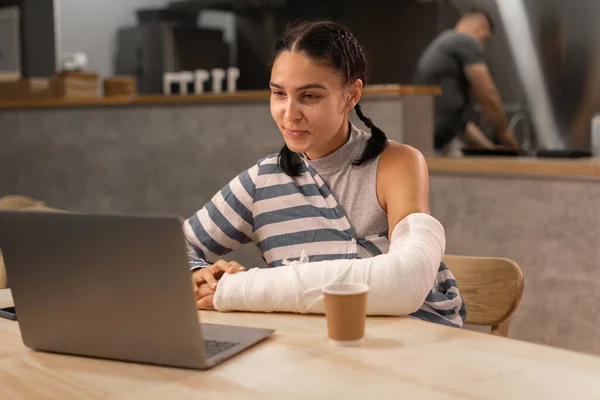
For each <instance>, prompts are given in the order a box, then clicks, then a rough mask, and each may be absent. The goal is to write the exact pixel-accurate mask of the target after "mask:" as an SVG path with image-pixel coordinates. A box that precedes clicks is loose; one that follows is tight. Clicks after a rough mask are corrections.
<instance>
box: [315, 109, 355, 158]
mask: <svg viewBox="0 0 600 400" xmlns="http://www.w3.org/2000/svg"><path fill="white" fill-rule="evenodd" d="M349 137H350V121H348V118H345V119H344V122H343V123H342V125H341V126H340V129H339V130H338V131H337V133H336V134H335V135H333V137H332V138H331V139H330V140H329V141H327V142H325V143H324V144H323V146H322V147H321V148H320V149H317V150H315V151H310V152H307V153H306V157H308V159H309V160H318V159H320V158H323V157H327V156H328V155H330V154H331V153H333V152H334V151H336V150H337V149H339V148H340V147H342V146H343V145H345V144H346V142H347V141H348V138H349Z"/></svg>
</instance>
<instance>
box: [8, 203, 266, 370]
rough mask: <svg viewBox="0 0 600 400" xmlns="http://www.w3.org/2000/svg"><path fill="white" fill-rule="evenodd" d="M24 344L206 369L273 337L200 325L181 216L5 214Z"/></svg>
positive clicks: (12, 285) (12, 281) (11, 279)
mask: <svg viewBox="0 0 600 400" xmlns="http://www.w3.org/2000/svg"><path fill="white" fill-rule="evenodd" d="M0 248H1V249H2V252H3V255H4V260H5V263H6V269H7V275H8V285H9V286H10V288H11V289H12V294H13V298H14V301H15V307H16V310H17V318H18V320H19V325H20V329H21V335H22V337H23V343H24V344H25V345H26V346H27V347H30V348H32V349H36V350H43V351H49V352H55V353H64V354H72V355H80V356H89V357H98V358H107V359H114V360H122V361H132V362H140V363H149V364H158V365H164V366H172V367H182V368H193V369H207V368H210V367H212V366H214V365H216V364H218V363H219V362H221V361H223V360H225V359H227V358H229V357H232V356H233V355H235V354H237V353H240V352H241V351H243V350H245V349H247V348H249V347H250V346H252V345H254V344H256V343H258V342H260V341H262V340H263V339H265V338H267V337H268V336H269V335H271V334H272V333H273V332H274V331H273V330H272V329H259V328H245V327H237V326H223V325H213V324H200V323H199V321H198V313H197V311H196V307H195V299H194V294H193V291H192V284H191V277H190V270H189V267H188V260H187V254H186V249H185V239H184V236H183V231H182V226H181V220H180V219H179V218H177V217H160V216H116V215H84V214H69V213H54V212H23V211H13V212H10V211H0Z"/></svg>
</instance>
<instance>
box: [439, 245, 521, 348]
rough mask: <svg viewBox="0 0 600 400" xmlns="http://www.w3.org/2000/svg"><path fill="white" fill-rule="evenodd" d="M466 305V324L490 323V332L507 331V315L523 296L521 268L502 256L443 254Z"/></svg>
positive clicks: (508, 317)
mask: <svg viewBox="0 0 600 400" xmlns="http://www.w3.org/2000/svg"><path fill="white" fill-rule="evenodd" d="M444 262H445V263H446V265H447V266H448V268H450V270H451V271H452V273H453V274H454V277H455V278H456V283H457V285H458V289H459V290H460V293H461V295H462V297H463V300H464V302H465V305H466V307H467V320H466V321H465V322H466V323H467V324H470V325H484V326H491V332H492V333H493V334H496V335H500V336H507V335H508V327H509V323H510V317H511V316H512V315H513V314H514V312H515V311H516V310H517V307H518V306H519V303H520V302H521V297H522V296H523V271H522V270H521V268H520V267H519V266H518V265H517V263H516V262H514V261H512V260H508V259H506V258H492V257H468V256H455V255H446V256H445V257H444Z"/></svg>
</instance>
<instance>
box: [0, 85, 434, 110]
mask: <svg viewBox="0 0 600 400" xmlns="http://www.w3.org/2000/svg"><path fill="white" fill-rule="evenodd" d="M440 94H441V89H440V88H439V87H437V86H412V85H369V86H366V87H365V89H364V96H366V97H374V96H375V97H376V96H383V97H393V96H406V95H431V96H439V95H440ZM269 96H270V92H269V91H268V90H244V91H239V92H236V93H233V94H230V93H223V94H210V93H207V94H202V95H186V96H181V95H172V96H164V95H143V96H135V97H129V96H123V97H121V96H116V97H107V98H105V97H99V98H96V99H39V100H28V101H0V110H1V109H11V108H62V107H111V106H134V105H153V104H154V105H164V104H195V103H237V102H253V101H267V100H269Z"/></svg>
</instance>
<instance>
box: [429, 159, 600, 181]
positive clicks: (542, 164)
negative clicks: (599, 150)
mask: <svg viewBox="0 0 600 400" xmlns="http://www.w3.org/2000/svg"><path fill="white" fill-rule="evenodd" d="M427 164H428V165H429V170H430V172H431V173H433V174H453V175H456V174H463V175H477V176H483V175H492V176H515V175H516V176H519V175H520V176H529V177H546V178H552V177H572V178H584V179H599V180H600V157H591V158H579V159H559V158H535V157H455V158H451V157H428V158H427Z"/></svg>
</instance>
